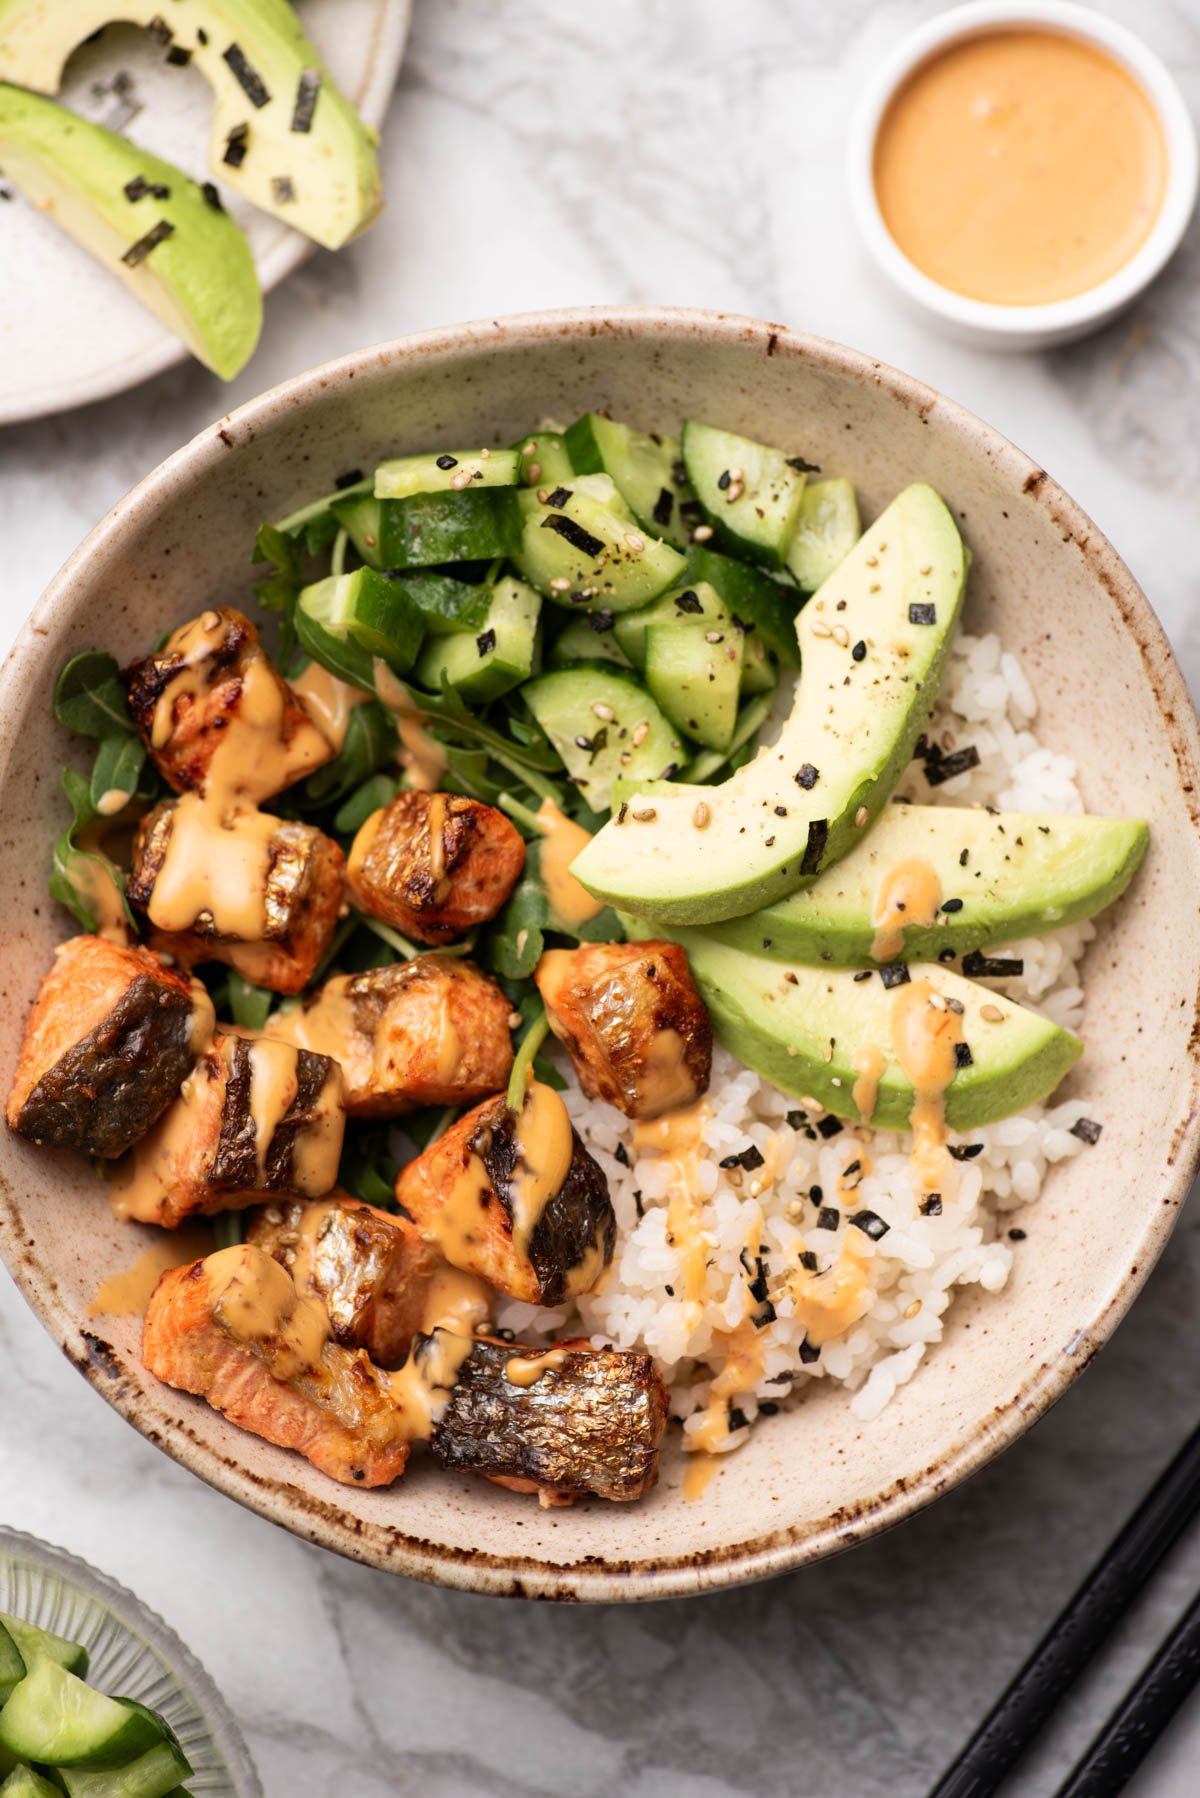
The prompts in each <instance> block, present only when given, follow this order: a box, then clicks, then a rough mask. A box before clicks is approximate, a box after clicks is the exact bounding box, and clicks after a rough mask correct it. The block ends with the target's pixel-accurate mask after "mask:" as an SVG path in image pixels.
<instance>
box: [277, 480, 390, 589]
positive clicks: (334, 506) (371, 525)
mask: <svg viewBox="0 0 1200 1798" xmlns="http://www.w3.org/2000/svg"><path fill="white" fill-rule="evenodd" d="M329 510H330V511H331V512H332V514H333V516H334V518H335V519H336V520H337V522H338V525H339V527H340V528H341V529H342V530H343V531H345V532H346V534H347V535H348V536H349V538H350V541H351V543H353V545H354V547H355V549H356V550H357V551H358V553H359V555H360V557H361V558H362V560H363V561H364V562H365V563H366V564H367V566H368V568H382V567H383V553H382V549H381V541H382V537H383V501H382V500H378V499H376V498H375V495H374V493H373V492H372V491H371V489H370V488H369V487H368V486H365V485H364V486H362V487H355V488H354V489H352V490H349V489H348V490H347V491H346V492H345V493H342V494H339V495H338V497H337V498H336V499H333V500H330V502H329ZM281 528H282V527H281Z"/></svg>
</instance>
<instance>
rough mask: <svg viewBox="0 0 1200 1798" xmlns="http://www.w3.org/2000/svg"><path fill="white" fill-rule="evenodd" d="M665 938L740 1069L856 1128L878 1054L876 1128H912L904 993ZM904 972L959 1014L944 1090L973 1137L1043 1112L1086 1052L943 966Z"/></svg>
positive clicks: (702, 937)
mask: <svg viewBox="0 0 1200 1798" xmlns="http://www.w3.org/2000/svg"><path fill="white" fill-rule="evenodd" d="M622 922H623V924H624V926H625V930H626V933H627V935H630V936H632V937H640V938H645V937H653V936H658V935H660V934H663V933H662V932H661V931H660V930H659V928H658V927H657V926H656V925H652V924H646V923H642V922H640V921H639V920H637V919H630V918H625V919H623V920H622ZM665 934H666V935H667V936H668V937H669V938H670V939H671V940H672V941H673V942H677V943H679V944H681V946H682V947H683V948H684V949H686V951H687V956H688V961H689V963H690V965H691V970H692V975H693V978H694V979H695V981H696V985H697V986H698V987H699V989H700V993H701V996H702V998H703V999H704V1002H705V1004H706V1005H707V1006H708V1009H709V1012H710V1014H711V1016H712V1021H713V1028H714V1030H715V1031H716V1033H717V1036H718V1038H719V1039H720V1041H721V1042H722V1043H724V1045H725V1047H726V1048H727V1049H729V1050H730V1051H731V1053H732V1054H734V1055H736V1056H737V1058H738V1060H739V1061H741V1062H744V1063H745V1065H746V1066H747V1067H749V1068H753V1069H754V1071H755V1073H756V1074H761V1075H762V1076H763V1078H764V1079H766V1080H770V1081H772V1082H774V1084H775V1085H776V1086H778V1087H781V1088H782V1090H783V1091H784V1092H787V1093H794V1094H795V1095H796V1096H797V1097H803V1098H813V1099H816V1100H817V1101H818V1102H819V1103H820V1104H821V1105H823V1106H824V1107H825V1108H826V1110H828V1111H831V1112H833V1113H834V1115H835V1116H837V1117H844V1118H850V1119H853V1120H855V1121H859V1111H858V1107H857V1105H856V1104H855V1101H854V1096H853V1094H854V1083H855V1080H856V1078H857V1073H858V1070H857V1069H856V1068H855V1057H856V1056H858V1055H859V1054H861V1053H862V1051H864V1050H867V1049H871V1048H876V1049H878V1050H880V1051H881V1052H882V1054H883V1055H884V1057H885V1058H886V1064H885V1067H884V1070H883V1072H882V1074H881V1075H880V1077H879V1085H878V1091H877V1097H876V1102H875V1107H874V1110H873V1112H872V1113H871V1118H870V1121H871V1123H873V1124H876V1125H878V1126H879V1127H880V1128H881V1129H885V1130H907V1129H908V1127H909V1118H910V1115H911V1113H912V1108H913V1103H914V1100H915V1097H916V1095H915V1093H914V1092H913V1088H912V1085H911V1083H910V1082H909V1080H908V1079H907V1077H906V1076H905V1074H904V1072H903V1070H902V1069H901V1067H900V1064H899V1062H898V1061H897V1059H896V1056H895V1052H894V1050H893V1047H892V1031H891V1014H892V1008H893V1005H894V1003H895V996H896V993H897V991H898V990H900V989H899V988H897V987H895V986H893V987H890V988H888V987H885V986H884V984H883V980H882V978H881V977H880V975H879V974H878V973H872V974H871V975H870V978H869V979H867V980H862V979H858V980H856V979H855V976H854V973H853V972H852V971H851V970H850V969H849V968H827V967H816V968H813V967H805V966H802V965H799V964H790V963H789V964H783V963H781V962H777V961H769V960H768V959H767V958H766V957H765V956H761V955H750V954H747V952H746V951H745V950H744V949H735V948H733V947H732V946H731V945H730V944H728V943H722V942H718V941H717V940H716V938H715V937H712V936H709V935H708V933H707V932H705V931H701V930H669V931H667V932H666V933H665ZM909 972H910V975H911V978H912V979H913V980H919V979H924V980H927V981H928V982H929V984H930V986H931V987H932V988H933V989H934V991H935V992H936V993H938V994H940V995H941V997H942V998H944V999H947V1000H950V999H953V1000H956V1001H957V1002H958V1003H959V1004H960V1005H961V1006H962V1008H963V1009H962V1041H963V1042H964V1043H965V1044H966V1045H967V1048H968V1049H969V1050H970V1054H971V1060H970V1062H969V1063H968V1064H967V1065H966V1066H963V1067H960V1068H959V1069H958V1071H957V1072H956V1074H955V1076H954V1078H953V1080H952V1081H951V1082H950V1085H949V1087H948V1088H947V1089H946V1095H945V1101H946V1122H947V1123H948V1124H949V1125H950V1127H951V1129H953V1130H974V1129H976V1128H978V1127H979V1126H980V1125H982V1124H993V1123H995V1122H996V1121H997V1119H999V1118H1004V1117H1010V1116H1011V1115H1012V1114H1013V1113H1014V1112H1018V1111H1023V1110H1024V1109H1025V1107H1026V1106H1027V1105H1034V1104H1036V1103H1037V1102H1038V1101H1039V1100H1041V1099H1044V1098H1045V1097H1046V1096H1047V1094H1049V1093H1051V1092H1053V1091H1054V1088H1055V1087H1056V1086H1057V1085H1058V1083H1059V1081H1060V1080H1062V1079H1063V1077H1064V1076H1065V1075H1066V1074H1067V1073H1068V1072H1069V1071H1070V1069H1071V1068H1072V1067H1073V1066H1074V1065H1075V1063H1076V1062H1077V1061H1078V1059H1079V1057H1080V1056H1081V1055H1082V1053H1083V1044H1082V1043H1081V1042H1080V1040H1079V1038H1078V1037H1077V1036H1073V1035H1072V1034H1071V1032H1070V1031H1068V1030H1063V1029H1060V1027H1059V1026H1058V1025H1057V1024H1052V1023H1050V1021H1049V1020H1048V1019H1047V1018H1042V1017H1039V1016H1038V1015H1037V1013H1036V1012H1032V1011H1027V1010H1025V1008H1024V1007H1023V1006H1020V1005H1014V1004H1013V1002H1012V1001H1011V1000H1009V999H1006V998H1004V997H1003V995H1002V994H1000V993H996V992H992V991H989V990H988V989H987V988H985V987H980V986H976V985H975V983H974V982H973V981H970V980H964V979H963V978H962V976H961V975H959V974H955V973H952V972H951V971H950V969H949V968H945V967H942V966H941V965H940V964H938V963H937V962H930V963H921V964H917V965H914V966H913V967H912V968H911V969H910V970H909ZM984 1006H987V1008H988V1013H989V1015H988V1016H987V1017H984V1015H983V1007H984ZM993 1013H999V1016H998V1017H994V1016H992V1015H991V1014H993ZM831 1044H832V1050H833V1053H832V1056H831V1058H830V1059H829V1060H826V1059H825V1057H826V1054H827V1053H828V1051H829V1049H830V1045H831Z"/></svg>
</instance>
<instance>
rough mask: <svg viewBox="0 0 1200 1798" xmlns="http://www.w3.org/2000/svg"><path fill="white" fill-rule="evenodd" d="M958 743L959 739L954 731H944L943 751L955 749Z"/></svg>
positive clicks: (942, 738)
mask: <svg viewBox="0 0 1200 1798" xmlns="http://www.w3.org/2000/svg"><path fill="white" fill-rule="evenodd" d="M956 741H957V739H956V737H955V735H954V732H953V731H952V730H944V731H943V732H942V735H941V744H942V748H943V749H953V748H954V745H955V742H956Z"/></svg>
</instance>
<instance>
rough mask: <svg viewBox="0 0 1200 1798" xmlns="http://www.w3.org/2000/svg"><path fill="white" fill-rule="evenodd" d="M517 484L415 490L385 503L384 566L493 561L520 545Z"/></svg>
mask: <svg viewBox="0 0 1200 1798" xmlns="http://www.w3.org/2000/svg"><path fill="white" fill-rule="evenodd" d="M515 491H516V490H515V489H514V488H513V487H474V488H472V487H468V488H467V489H466V490H465V491H464V492H462V493H416V494H414V495H413V496H412V498H411V499H385V500H381V501H380V502H379V504H380V520H379V557H380V562H381V565H382V566H383V567H384V568H431V567H436V566H437V564H439V563H441V562H490V561H491V560H492V558H493V556H507V555H508V554H509V553H510V552H511V551H512V550H513V548H514V547H515V544H516V538H517V533H518V531H519V528H520V521H519V519H518V517H517V514H516V511H515V507H514V495H515Z"/></svg>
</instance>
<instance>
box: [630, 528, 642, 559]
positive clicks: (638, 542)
mask: <svg viewBox="0 0 1200 1798" xmlns="http://www.w3.org/2000/svg"><path fill="white" fill-rule="evenodd" d="M625 547H626V549H627V550H629V552H630V554H631V555H635V556H640V555H641V553H642V551H643V550H644V549H645V547H646V539H645V538H644V537H639V536H638V534H637V532H636V531H626V533H625Z"/></svg>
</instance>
